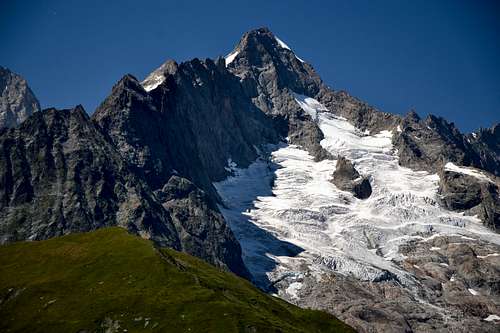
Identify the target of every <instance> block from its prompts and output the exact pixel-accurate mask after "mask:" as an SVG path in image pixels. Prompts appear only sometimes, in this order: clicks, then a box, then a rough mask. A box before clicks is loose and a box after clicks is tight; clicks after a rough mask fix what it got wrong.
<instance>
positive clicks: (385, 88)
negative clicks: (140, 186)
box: [0, 0, 500, 131]
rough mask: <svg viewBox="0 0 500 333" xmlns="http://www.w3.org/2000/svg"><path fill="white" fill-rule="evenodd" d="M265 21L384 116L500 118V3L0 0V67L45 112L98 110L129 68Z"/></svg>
mask: <svg viewBox="0 0 500 333" xmlns="http://www.w3.org/2000/svg"><path fill="white" fill-rule="evenodd" d="M261 26H267V27H269V28H270V29H271V30H272V31H273V32H274V33H275V34H277V35H278V36H279V37H280V38H281V39H283V40H284V41H285V42H286V43H287V44H288V45H290V46H291V47H292V49H293V50H294V51H295V52H296V53H297V55H299V56H300V57H301V58H302V59H304V60H306V61H307V62H309V63H311V64H312V65H313V66H314V67H315V68H316V70H317V71H318V72H319V74H320V75H321V77H322V78H323V80H324V81H325V82H326V83H327V84H329V85H330V86H331V87H332V88H334V89H345V90H347V91H349V92H350V93H351V94H352V95H355V96H357V97H359V98H361V99H363V100H365V101H367V102H368V103H370V104H372V105H374V106H376V107H378V108H379V109H381V110H383V111H387V112H393V113H405V112H407V111H408V109H410V108H415V109H416V110H417V112H418V113H419V114H420V115H426V114H428V113H433V114H437V115H441V116H444V117H446V118H447V119H449V120H451V121H454V122H455V123H456V124H457V125H458V126H459V127H460V128H461V129H462V130H464V131H472V130H474V129H476V128H477V127H480V126H483V127H489V126H490V125H491V124H492V123H493V122H498V121H500V1H486V0H481V1H476V0H470V1H460V0H453V1H444V0H443V1H439V0H435V1H434V0H432V1H431V0H430V1H316V0H307V1H290V0H289V1H277V0H264V1H260V0H253V1H238V0H232V1H225V0H213V1H167V0H165V1H147V0H143V1H140V0H136V1H125V0H124V1H114V2H113V1H104V0H102V1H94V0H87V1H71V0H61V1H22V0H19V1H14V0H0V65H3V66H6V67H9V68H10V69H12V70H14V71H15V72H18V73H20V74H21V75H23V76H24V77H25V78H26V79H27V80H28V81H29V83H30V85H31V87H32V89H33V90H34V92H35V94H36V95H37V96H38V98H39V99H40V102H41V103H42V106H43V107H49V106H55V107H70V106H73V105H76V104H83V105H84V106H85V108H86V110H87V112H89V113H92V112H93V111H94V109H95V108H96V106H97V105H98V104H99V103H100V102H101V101H102V100H103V99H104V98H105V97H106V96H107V94H108V93H109V92H110V90H111V87H112V86H113V84H114V83H115V82H116V81H117V80H118V79H120V77H121V76H122V75H124V74H126V73H131V74H133V75H135V76H136V77H138V78H139V79H142V78H144V77H145V76H146V74H147V73H148V72H150V71H152V70H153V69H154V68H156V67H157V66H159V65H160V64H161V63H162V62H164V61H165V60H166V59H168V58H172V59H175V60H176V61H184V60H187V59H190V58H193V57H199V58H206V57H210V58H214V57H216V56H218V55H224V54H226V53H228V52H229V51H230V50H231V49H232V48H233V46H234V45H235V44H236V43H237V41H238V40H239V38H240V36H241V35H242V34H243V33H244V32H245V31H247V30H250V29H252V28H256V27H261Z"/></svg>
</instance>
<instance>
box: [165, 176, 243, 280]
mask: <svg viewBox="0 0 500 333" xmlns="http://www.w3.org/2000/svg"><path fill="white" fill-rule="evenodd" d="M156 195H157V197H158V198H159V200H160V202H162V204H163V207H164V208H165V209H166V210H167V211H168V213H169V214H170V217H171V219H172V220H173V222H174V225H175V227H176V229H177V234H178V235H179V239H180V243H181V250H182V251H184V252H187V253H190V254H192V255H195V256H197V257H199V258H204V259H205V260H206V261H208V262H210V263H212V264H214V265H216V266H218V267H224V266H226V265H227V266H229V267H230V268H231V270H232V271H234V272H238V274H239V275H240V276H243V277H245V278H247V279H250V278H251V276H250V273H248V271H247V269H246V267H245V265H244V264H243V262H242V261H241V248H240V246H239V243H238V241H237V240H236V239H235V237H234V235H233V233H232V231H231V229H229V227H228V225H227V224H226V221H225V220H224V218H223V216H222V215H221V213H220V212H219V211H218V209H217V207H215V206H212V204H211V200H209V198H208V196H207V194H205V192H203V191H202V190H200V189H199V188H197V187H196V186H195V185H194V184H193V183H192V182H190V181H189V180H187V179H185V178H182V177H179V176H175V175H174V176H172V177H170V179H169V181H168V182H167V183H166V184H165V186H163V188H162V189H161V190H158V191H157V192H156Z"/></svg>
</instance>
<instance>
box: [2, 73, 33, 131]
mask: <svg viewBox="0 0 500 333" xmlns="http://www.w3.org/2000/svg"><path fill="white" fill-rule="evenodd" d="M0 94H1V95H0V129H2V128H5V127H7V128H9V127H16V126H17V125H19V124H20V123H22V122H23V121H24V120H26V118H28V117H29V116H30V115H32V114H33V112H37V111H40V103H38V100H37V99H36V97H35V95H34V94H33V92H32V91H31V89H30V88H29V87H28V84H27V82H26V80H24V79H23V78H22V77H21V76H19V75H17V74H15V73H13V72H11V71H10V70H9V69H7V68H4V67H2V66H0Z"/></svg>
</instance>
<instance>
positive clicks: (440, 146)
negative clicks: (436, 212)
mask: <svg viewBox="0 0 500 333" xmlns="http://www.w3.org/2000/svg"><path fill="white" fill-rule="evenodd" d="M399 129H400V132H399V131H398V132H397V133H398V134H396V135H395V136H394V137H393V143H394V146H395V148H397V149H398V152H399V161H400V164H401V165H402V166H406V167H409V168H411V169H414V170H426V171H429V172H433V173H436V172H438V171H439V170H440V169H441V167H443V166H444V164H445V163H446V162H453V163H456V164H459V165H471V166H476V167H482V164H483V163H482V161H481V158H480V157H479V155H478V154H477V153H476V151H475V150H474V148H473V147H472V145H471V144H470V143H469V142H468V141H467V140H466V138H465V136H464V135H463V134H462V133H460V131H459V130H458V129H457V128H456V127H455V125H454V124H453V123H449V122H447V121H446V120H444V119H443V118H440V117H435V116H432V115H430V116H428V117H427V118H425V119H423V120H422V119H420V117H419V116H418V115H417V114H416V113H415V112H410V113H409V114H408V115H406V116H405V117H404V118H403V120H402V122H401V124H400V127H399Z"/></svg>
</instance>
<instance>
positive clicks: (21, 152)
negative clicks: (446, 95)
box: [0, 28, 500, 332]
mask: <svg viewBox="0 0 500 333" xmlns="http://www.w3.org/2000/svg"><path fill="white" fill-rule="evenodd" d="M0 69H1V70H0V84H1V85H2V86H1V87H3V88H2V89H3V90H2V97H1V104H0V121H1V122H0V127H3V129H1V130H0V142H1V146H2V150H1V151H0V241H1V243H2V244H6V243H15V242H19V241H39V240H40V241H41V240H46V239H49V238H53V237H57V236H63V235H66V234H72V233H82V232H90V231H94V230H96V229H101V228H104V227H113V226H119V227H122V228H125V229H127V230H128V231H129V232H130V233H133V234H135V235H139V236H141V237H142V238H146V239H149V240H151V241H153V243H154V245H155V246H156V247H157V248H158V249H159V250H158V251H159V252H158V258H156V255H155V259H154V260H160V259H159V258H160V257H161V258H163V259H165V260H167V261H168V262H170V264H172V265H173V266H175V267H176V268H175V269H176V270H177V269H178V270H179V271H180V272H184V273H182V274H185V269H184V264H183V263H182V262H183V261H184V259H182V260H180V261H179V260H174V261H172V258H171V256H166V257H168V258H166V257H165V253H167V254H168V253H169V252H168V251H166V250H165V249H164V248H165V247H170V248H173V249H174V250H178V251H183V252H185V253H187V254H190V255H193V256H196V257H198V258H201V259H203V260H205V261H206V262H208V263H210V264H212V265H214V266H216V267H218V268H220V269H222V270H226V271H232V272H233V273H236V274H238V275H240V276H241V277H244V278H246V279H248V280H250V281H251V282H252V283H253V284H254V285H255V286H257V287H259V288H260V289H261V290H262V291H265V292H268V293H272V294H274V295H275V296H277V297H280V298H281V299H284V300H286V301H288V302H290V303H293V304H295V305H298V306H300V307H303V308H312V309H317V310H323V311H326V312H329V313H330V314H333V315H334V316H336V317H337V318H339V319H341V320H343V321H345V322H346V323H347V324H349V325H350V326H352V327H354V328H355V329H356V330H358V331H360V332H429V331H437V332H449V331H453V332H497V331H498V321H499V320H500V288H499V286H500V274H499V273H500V254H499V253H500V234H499V233H498V231H499V228H500V181H499V178H498V177H499V176H500V127H499V125H498V124H496V125H493V126H492V127H491V128H486V129H479V130H478V131H476V132H474V133H469V134H464V133H462V132H460V130H459V129H458V128H457V127H456V126H455V125H454V124H453V122H450V121H448V120H446V119H443V118H441V117H437V116H434V115H429V116H427V117H425V118H424V119H422V118H421V117H420V116H419V115H418V114H417V113H416V112H415V111H411V112H409V113H408V114H406V115H405V116H400V115H394V114H390V113H386V112H383V111H380V110H378V109H376V108H374V107H372V106H370V105H369V104H368V103H366V102H364V101H361V100H359V99H358V98H356V97H353V96H351V95H350V94H349V93H348V92H345V91H340V90H335V89H332V88H330V87H329V86H328V85H326V84H325V83H324V82H323V81H322V79H321V78H320V76H319V75H318V74H317V73H316V71H315V69H314V68H313V66H312V65H311V64H309V63H307V62H306V61H305V60H303V59H301V58H300V56H299V55H297V54H296V53H295V52H294V51H293V49H292V48H291V47H290V46H288V45H287V44H286V43H285V42H284V41H283V40H281V39H280V38H279V37H278V36H276V35H275V34H273V33H272V32H271V31H270V30H269V29H267V28H259V29H255V30H252V31H249V32H247V33H245V34H244V35H243V37H242V38H241V40H240V41H239V42H238V43H237V44H236V45H235V47H234V49H233V50H232V51H231V52H230V53H229V54H228V55H226V56H225V57H218V58H216V59H197V58H195V59H192V60H188V61H185V62H181V63H177V62H175V61H173V60H168V61H166V62H165V63H164V64H162V65H161V66H160V67H158V68H157V69H155V70H153V71H152V72H151V74H150V75H148V76H147V77H146V78H145V79H144V80H138V79H137V78H135V77H134V76H133V75H131V74H126V75H124V76H123V77H122V78H121V79H120V80H119V81H118V82H117V83H116V84H115V85H114V86H113V87H112V89H110V93H109V95H108V97H106V98H105V99H104V101H103V102H102V103H101V104H100V105H99V107H98V108H97V109H96V110H95V112H93V113H92V115H91V116H88V115H87V113H86V112H85V111H84V110H83V108H82V107H81V106H77V107H75V108H73V109H69V110H57V109H53V108H50V109H46V110H43V111H39V106H38V102H37V101H36V99H35V97H34V96H33V93H32V92H31V90H29V88H28V86H27V84H26V81H24V80H23V79H21V78H20V77H19V76H17V75H15V74H12V73H11V72H10V71H7V70H5V69H3V68H0ZM38 111H39V112H38ZM63 239H64V238H63ZM67 239H70V240H71V239H72V238H67ZM75 239H77V238H75ZM82 239H84V238H82ZM56 242H57V241H56ZM56 242H55V243H47V244H56ZM14 245H15V244H14ZM9 246H13V245H9ZM9 249H11V248H9ZM174 256H176V255H174ZM169 258H170V259H169ZM186 260H188V259H186ZM189 260H190V259H189ZM193 276H194V277H193V278H192V279H194V280H190V281H191V282H192V281H194V284H196V285H200V283H201V285H202V286H205V285H204V284H203V283H202V282H200V281H201V280H203V279H201V280H200V279H199V278H198V277H197V276H198V273H196V274H195V275H193ZM210 283H212V281H210ZM16 288H17V287H16ZM21 289H22V288H21ZM21 289H19V290H21ZM209 289H211V290H212V289H213V288H209ZM215 289H217V288H215ZM17 292H18V289H16V291H15V293H17ZM19 293H21V291H19ZM215 293H220V294H221V295H222V294H224V295H226V294H227V295H229V296H227V297H229V298H228V299H230V298H231V297H233V296H231V293H229V294H228V293H227V290H224V289H217V291H215ZM6 295H7V296H6V297H3V296H2V297H3V298H2V300H3V299H6V300H7V302H9V301H8V300H9V299H11V296H9V295H13V294H12V292H11V293H10V294H6ZM16 297H17V296H16ZM23 297H24V296H23ZM200 297H201V296H200ZM266 300H267V301H269V300H268V298H266ZM267 301H266V302H267ZM252 302H253V301H251V302H250V303H252ZM257 303H258V302H257ZM257 303H252V304H257ZM8 304H9V303H8ZM9 306H10V305H9ZM244 306H245V307H246V306H247V305H246V303H245V304H244ZM1 310H2V303H0V312H1ZM280 311H281V310H280ZM266 318H267V317H266ZM108 319H109V318H108ZM128 319H130V318H128ZM128 319H127V320H128ZM93 320H94V321H85V325H90V323H92V322H94V323H95V322H96V320H97V321H98V322H99V323H104V324H102V325H108V324H109V325H114V324H113V323H114V322H115V321H117V320H118V321H120V320H121V321H123V322H125V321H126V320H125V319H123V320H122V319H117V318H115V317H113V318H111V319H109V320H111V322H109V320H108V322H106V320H107V319H106V318H97V319H95V318H94V319H93ZM141 320H142V319H141ZM155 320H156V319H155ZM266 320H267V319H266ZM122 324H123V323H122ZM127 324H131V323H129V322H127ZM2 325H3V324H2ZM179 325H181V324H179ZM252 325H254V326H252V327H261V326H259V325H257V324H252ZM266 325H268V324H267V321H266ZM279 325H282V323H281V322H280V323H279ZM181 326H182V325H181ZM277 327H278V326H277ZM280 327H281V326H280ZM286 327H287V328H289V327H288V326H286ZM247 331H255V330H247ZM298 331H300V330H298ZM319 331H321V329H319Z"/></svg>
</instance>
